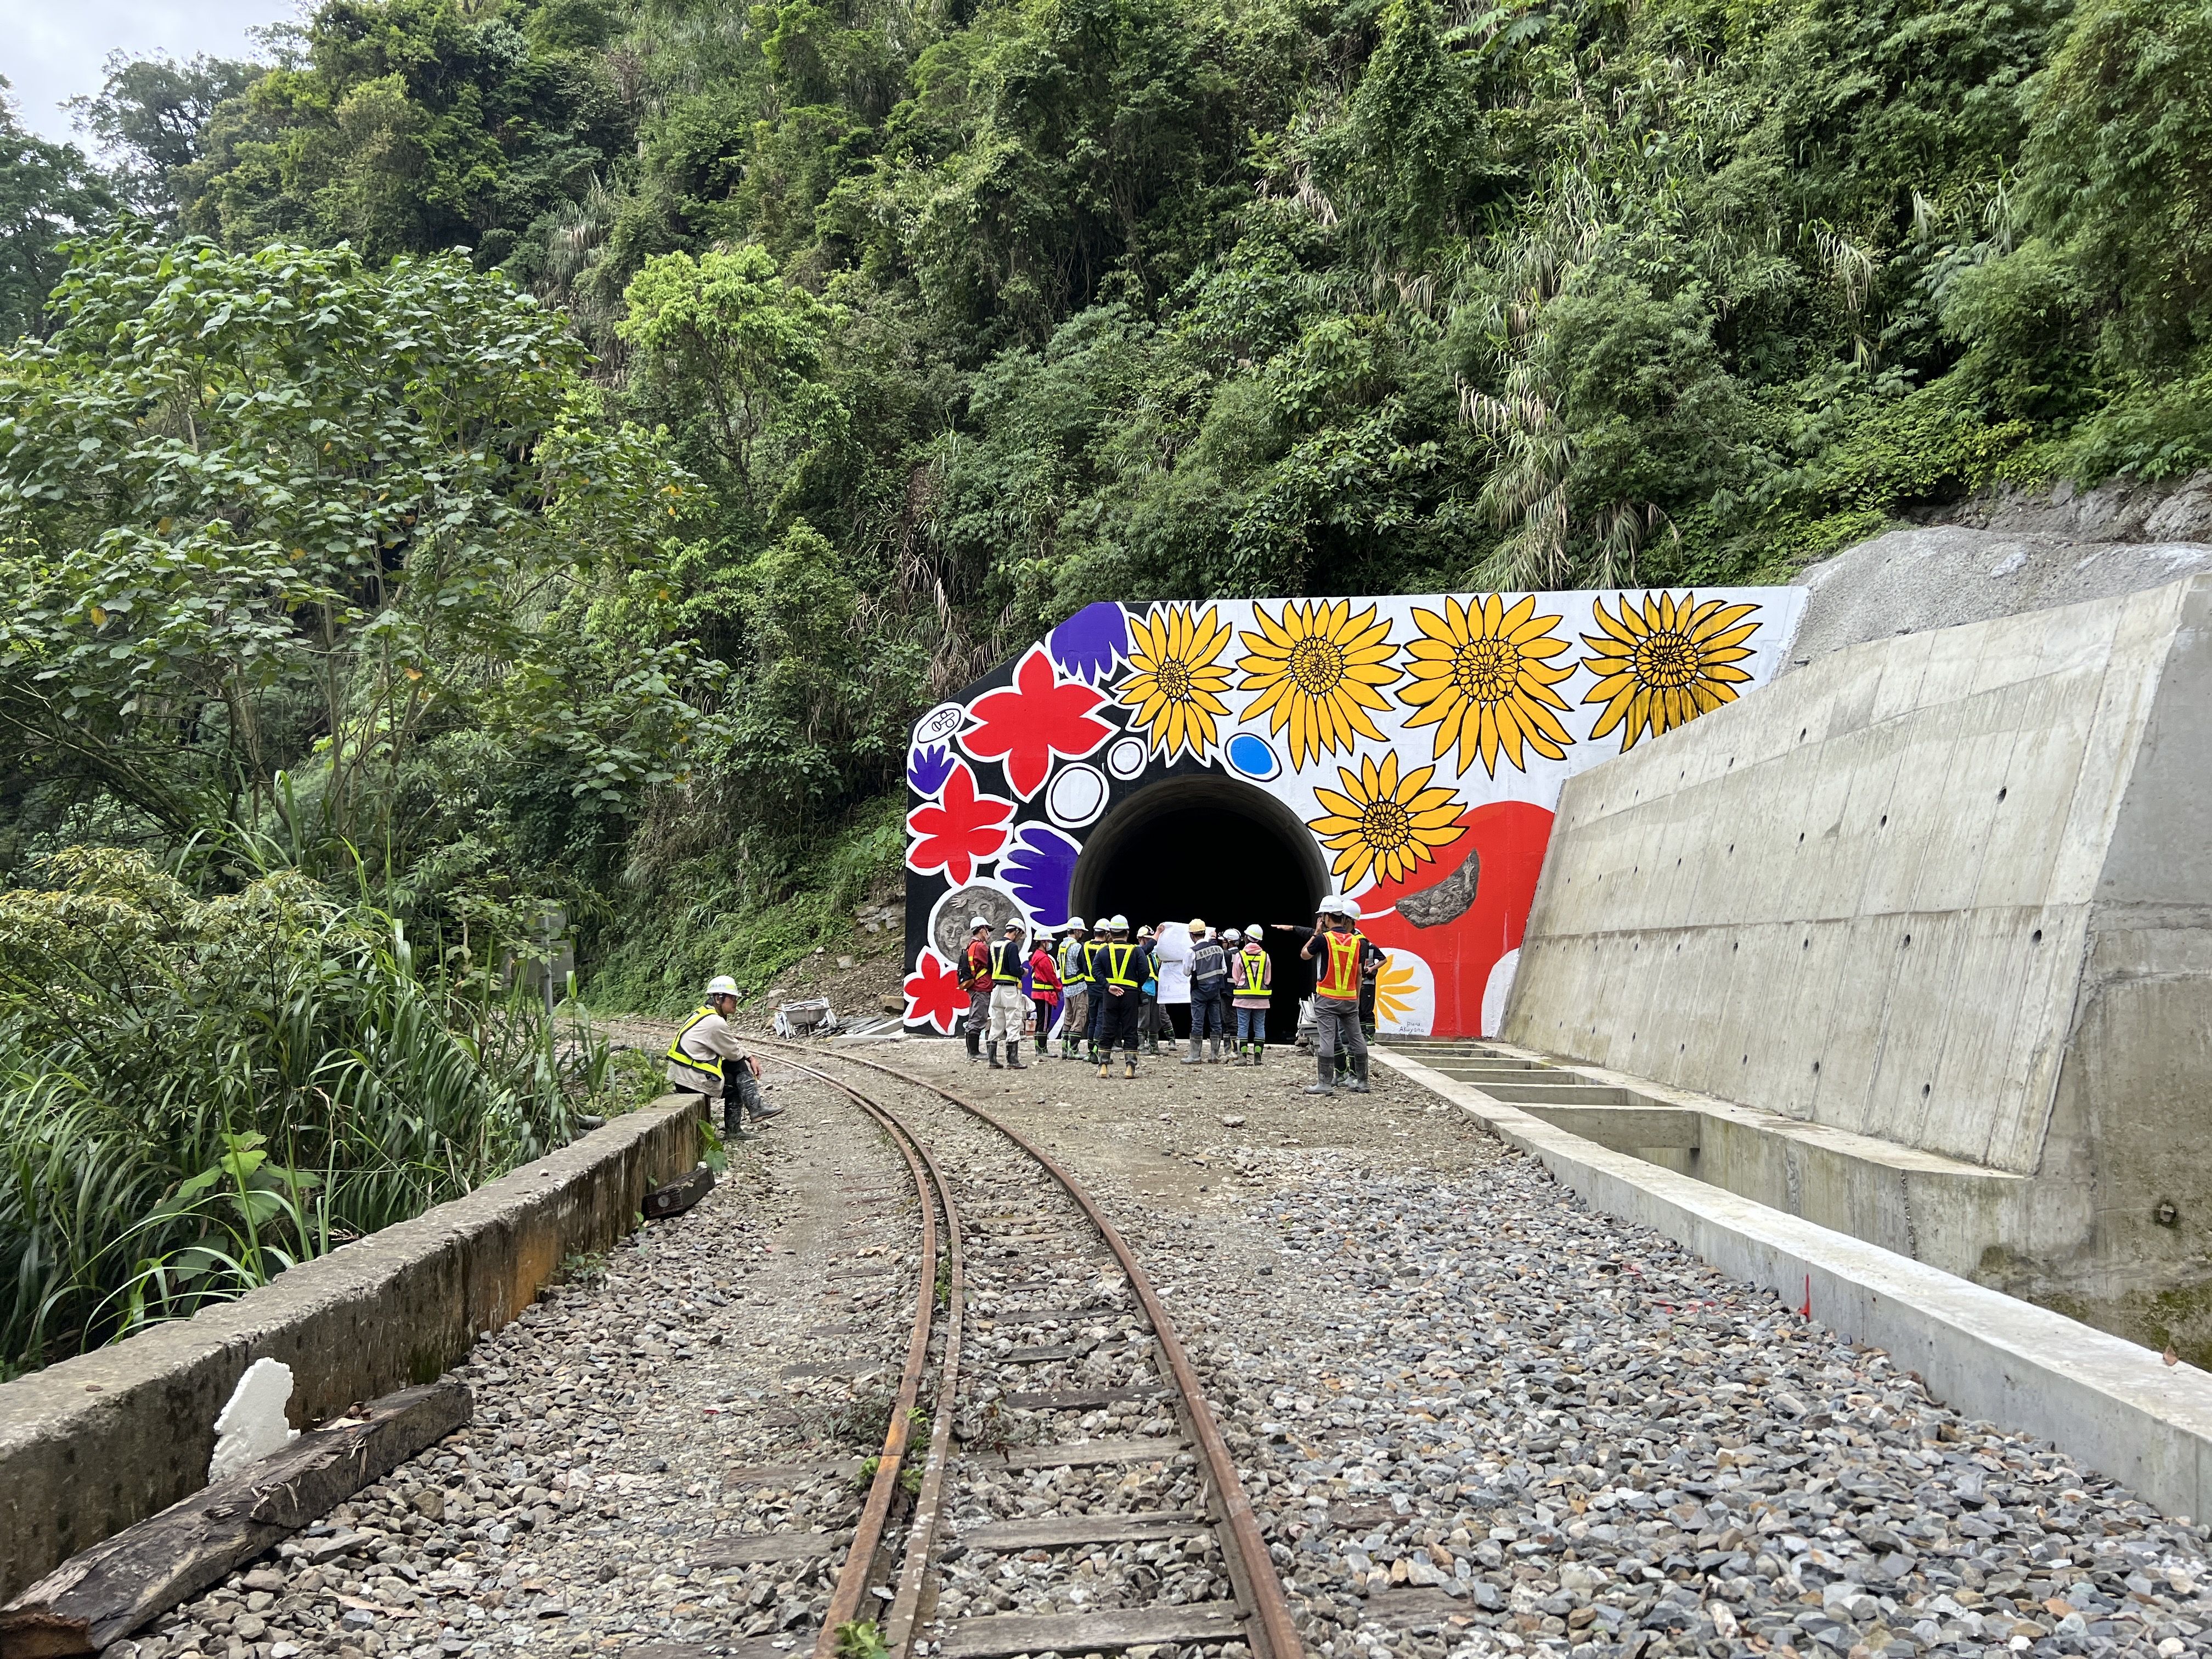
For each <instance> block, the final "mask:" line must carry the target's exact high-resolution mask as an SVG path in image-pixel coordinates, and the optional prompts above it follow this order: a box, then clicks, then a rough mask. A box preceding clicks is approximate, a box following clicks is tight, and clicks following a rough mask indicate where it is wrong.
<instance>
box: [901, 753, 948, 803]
mask: <svg viewBox="0 0 2212 1659" xmlns="http://www.w3.org/2000/svg"><path fill="white" fill-rule="evenodd" d="M952 767H953V760H952V746H951V744H943V743H932V744H923V745H921V747H920V748H917V749H915V750H910V751H909V752H908V755H907V757H906V781H908V783H910V784H912V785H913V786H914V793H915V794H917V795H920V796H921V797H923V798H924V799H929V798H931V797H933V796H934V795H935V794H936V793H937V792H938V791H939V790H940V789H942V788H944V787H945V779H947V778H949V777H951V775H952Z"/></svg>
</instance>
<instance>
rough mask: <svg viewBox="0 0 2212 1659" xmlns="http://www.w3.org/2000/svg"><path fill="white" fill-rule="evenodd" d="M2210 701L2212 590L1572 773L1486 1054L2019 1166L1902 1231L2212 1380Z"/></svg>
mask: <svg viewBox="0 0 2212 1659" xmlns="http://www.w3.org/2000/svg"><path fill="white" fill-rule="evenodd" d="M2208 709H2212V577H2204V576H2197V577H2191V578H2189V579H2187V580H2182V581H2179V582H2174V583H2172V584H2169V585H2168V586H2164V587H2160V588H2154V589H2149V590H2147V591H2144V592H2137V593H2134V594H2130V595H2129V596H2127V597H2124V598H2120V599H2103V600H2098V601H2094V602H2092V603H2087V604H2083V605H2069V606H2066V607H2063V608H2062V609H2058V610H2051V611H2036V612H2033V613H2030V614H2026V615H2021V616H2015V617H2003V618H2001V619H1998V620H1995V621H1990V622H1984V623H1972V624H1971V625H1968V626H1965V627H1960V628H1951V629H1942V630H1941V631H1938V632H1934V633H1925V634H1916V635H1910V636H1907V637H1903V638H1897V639H1889V640H1877V641H1869V642H1868V643H1865V644H1862V645H1855V646H1852V647H1849V648H1847V649H1844V650H1839V651H1836V652H1834V653H1832V654H1829V655H1827V656H1824V657H1820V658H1819V659H1816V660H1814V662H1812V663H1811V664H1810V665H1808V666H1806V667H1803V668H1801V669H1799V670H1797V671H1796V672H1793V673H1790V674H1788V675H1785V676H1784V677H1783V678H1780V679H1778V680H1777V681H1776V682H1775V683H1774V684H1772V685H1771V686H1769V687H1767V688H1765V689H1764V690H1760V691H1759V692H1758V693H1756V694H1755V695H1753V696H1747V697H1744V698H1743V699H1741V701H1740V702H1735V703H1731V704H1729V705H1728V706H1726V707H1725V708H1719V709H1717V710H1715V711H1713V712H1712V713H1711V714H1708V715H1706V716H1705V717H1703V718H1701V719H1699V720H1693V721H1692V722H1690V723H1689V724H1688V725H1687V726H1683V727H1681V728H1680V729H1679V730H1677V731H1674V732H1668V734H1667V735H1666V736H1664V737H1662V738H1657V739H1656V740H1654V741H1652V742H1650V743H1648V744H1643V745H1640V746H1639V747H1638V749H1637V750H1635V751H1633V752H1632V753H1631V754H1628V755H1625V756H1622V757H1620V758H1619V759H1616V760H1613V761H1608V762H1607V763H1605V764H1604V765H1602V766H1598V767H1594V768H1592V769H1590V770H1589V771H1587V772H1584V773H1582V774H1580V775H1577V776H1576V777H1574V778H1572V779H1571V780H1570V781H1568V783H1567V785H1566V787H1565V791H1564V793H1563V794H1562V796H1561V799H1560V803H1559V818H1558V823H1557V824H1556V826H1555V828H1554V829H1553V835H1552V839H1551V843H1550V847H1549V849H1548V851H1547V855H1546V859H1545V864H1544V872H1543V876H1542V880H1541V884H1540V886H1539V888H1538V890H1537V896H1536V902H1535V905H1534V909H1533V911H1532V912H1531V914H1530V916H1529V921H1528V933H1527V937H1526V940H1525V942H1524V944H1523V945H1522V954H1521V961H1520V970H1519V975H1518V976H1517V978H1516V981H1515V984H1514V988H1513V995H1512V1000H1511V1003H1510V1006H1509V1008H1508V1011H1507V1015H1506V1018H1505V1021H1504V1029H1503V1030H1502V1032H1501V1035H1502V1036H1504V1037H1505V1038H1507V1039H1509V1040H1510V1041H1511V1042H1515V1043H1517V1044H1520V1045H1522V1047H1524V1048H1529V1049H1534V1050H1538V1051H1541V1052H1543V1053H1547V1054H1556V1055H1560V1056H1563V1057H1565V1058H1566V1059H1567V1060H1571V1061H1576V1062H1589V1063H1590V1064H1593V1065H1595V1066H1604V1067H1609V1068H1614V1069H1615V1070H1616V1071H1617V1072H1618V1073H1624V1074H1627V1075H1629V1076H1632V1077H1635V1078H1643V1079H1651V1080H1653V1081H1654V1082H1656V1083H1657V1084H1659V1085H1665V1086H1668V1087H1672V1088H1678V1089H1683V1090H1690V1091H1698V1092H1699V1093H1701V1094H1705V1095H1708V1096H1711V1097H1716V1098H1717V1099H1719V1100H1722V1101H1729V1102H1735V1103H1741V1104H1743V1105H1746V1106H1750V1107H1754V1108H1757V1109H1761V1110H1763V1111H1766V1112H1771V1113H1778V1114H1781V1115H1784V1116H1788V1117H1793V1118H1796V1119H1800V1120H1803V1121H1808V1122H1809V1123H1814V1124H1820V1125H1826V1126H1827V1127H1830V1128H1832V1129H1836V1130H1841V1131H1845V1132H1848V1133H1851V1134H1854V1135H1858V1136H1863V1137H1870V1138H1873V1139H1878V1140H1881V1141H1885V1142H1888V1143H1890V1144H1892V1145H1894V1146H1900V1147H1909V1148H1917V1149H1920V1150H1923V1151H1925V1152H1932V1153H1936V1154H1939V1155H1941V1156H1942V1157H1944V1158H1950V1159H1954V1160H1960V1161H1961V1162H1963V1163H1965V1164H1972V1165H1978V1166H1980V1167H1981V1168H1983V1169H1985V1170H1990V1171H1993V1172H2000V1173H2004V1174H2009V1175H2012V1176H2019V1177H2023V1178H2025V1189H2024V1190H2022V1191H2020V1192H2017V1193H2014V1194H2009V1195H2008V1196H2005V1197H2003V1198H2002V1201H1996V1202H1992V1201H1991V1200H1992V1198H1993V1196H1994V1195H1995V1194H1996V1188H1995V1186H1993V1185H1984V1184H1983V1183H1977V1182H1971V1181H1968V1182H1949V1183H1944V1182H1924V1183H1921V1184H1920V1185H1919V1186H1917V1187H1916V1188H1914V1189H1913V1190H1912V1191H1911V1192H1910V1193H1909V1194H1903V1195H1904V1196H1905V1198H1906V1199H1907V1200H1909V1202H1910V1205H1911V1217H1910V1225H1909V1227H1908V1228H1907V1230H1906V1231H1907V1234H1908V1237H1910V1235H1911V1234H1915V1233H1917V1236H1918V1237H1919V1238H1921V1239H1923V1240H1940V1241H1941V1255H1940V1256H1939V1257H1938V1259H1940V1260H1942V1261H1944V1262H1945V1264H1946V1265H1951V1266H1956V1267H1960V1270H1961V1271H1964V1272H1966V1273H1971V1275H1972V1277H1973V1278H1974V1279H1977V1280H1978V1281H1980V1282H1982V1283H1984V1284H1986V1285H1993V1286H1995V1287H1996V1288H1998V1289H2001V1290H2003V1291H2008V1292H2009V1293H2011V1294H2013V1295H2016V1296H2022V1297H2028V1298H2030V1299H2033V1300H2035V1301H2038V1302H2041V1303H2043V1304H2045V1306H2048V1307H2051V1308H2054V1309H2057V1310H2059V1311H2061V1312H2063V1313H2067V1314H2069V1315H2072V1316H2077V1317H2080V1318H2083V1319H2087V1320H2088V1321H2090V1322H2093V1323H2095V1324H2097V1325H2100V1326H2101V1327H2103V1328H2106V1329H2107V1330H2111V1331H2114V1332H2117V1333H2118V1334H2123V1335H2126V1336H2129V1337H2131V1338H2133V1339H2134V1340H2138V1341H2141V1342H2144V1343H2147V1344H2148V1345H2149V1346H2154V1347H2158V1346H2164V1345H2166V1343H2169V1342H2171V1343H2172V1345H2173V1346H2175V1347H2177V1348H2178V1349H2179V1350H2180V1352H2182V1354H2183V1355H2184V1356H2185V1357H2186V1358H2191V1359H2193V1360H2196V1361H2197V1362H2198V1363H2200V1364H2212V1134H2208V1133H2207V1131H2208V1129H2212V835H2208V834H2207V833H2206V829H2205V826H2206V824H2207V823H2212V717H2208V714H2207V710H2208ZM1708 1162H1709V1164H1710V1167H1709V1168H1708V1169H1707V1170H1704V1171H1701V1173H1709V1174H1711V1176H1713V1178H1714V1179H1716V1180H1726V1181H1728V1182H1729V1185H1731V1186H1732V1187H1735V1186H1736V1184H1737V1183H1736V1179H1735V1177H1734V1176H1730V1175H1729V1173H1728V1171H1729V1170H1731V1169H1733V1170H1741V1171H1746V1172H1755V1171H1757V1170H1759V1167H1760V1166H1759V1160H1758V1159H1757V1158H1751V1157H1742V1158H1733V1159H1729V1158H1714V1159H1711V1160H1709V1161H1708ZM1862 1162H1865V1160H1862ZM1795 1167H1796V1166H1794V1165H1793V1166H1789V1167H1784V1165H1781V1164H1777V1165H1776V1166H1775V1167H1774V1168H1773V1169H1771V1170H1765V1171H1764V1173H1759V1174H1758V1177H1757V1178H1758V1179H1759V1180H1760V1181H1761V1182H1768V1183H1769V1184H1776V1183H1783V1182H1787V1180H1788V1178H1789V1177H1790V1176H1791V1173H1792V1170H1793V1169H1794V1168H1795ZM1846 1173H1848V1174H1850V1175H1852V1176H1853V1177H1854V1178H1856V1175H1857V1173H1858V1171H1857V1170H1856V1169H1854V1170H1851V1171H1847V1172H1846ZM1746 1178H1747V1179H1748V1178H1750V1176H1749V1175H1747V1176H1746ZM1737 1189H1738V1190H1743V1188H1740V1187H1739V1188H1737ZM1898 1191H1899V1193H1902V1189H1901V1188H1900V1189H1898ZM1923 1193H1924V1195H1925V1199H1926V1206H1925V1207H1923V1205H1922V1200H1923ZM1839 1201H1840V1200H1839ZM1790 1207H1791V1208H1792V1209H1797V1208H1798V1205H1797V1204H1796V1202H1795V1201H1792V1202H1791V1203H1790ZM1844 1207H1845V1208H1847V1209H1848V1210H1849V1211H1850V1212H1853V1213H1857V1212H1866V1213H1867V1214H1869V1215H1873V1214H1875V1212H1877V1211H1878V1210H1880V1209H1881V1208H1882V1207H1884V1206H1883V1205H1882V1204H1880V1203H1877V1204H1875V1205H1872V1206H1869V1204H1866V1203H1862V1202H1860V1201H1859V1200H1857V1199H1852V1200H1850V1202H1849V1203H1848V1205H1846V1206H1844ZM1891 1207H1893V1204H1892V1205H1891ZM1800 1212H1801V1213H1805V1212H1804V1211H1800ZM1852 1225H1856V1224H1852Z"/></svg>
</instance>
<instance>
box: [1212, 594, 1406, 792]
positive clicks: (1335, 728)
mask: <svg viewBox="0 0 2212 1659" xmlns="http://www.w3.org/2000/svg"><path fill="white" fill-rule="evenodd" d="M1252 616H1253V619H1254V620H1255V621H1256V622H1257V623H1259V624H1260V625H1259V627H1258V628H1257V629H1245V630H1244V632H1243V635H1241V637H1242V638H1243V641H1244V647H1245V649H1246V650H1247V651H1248V652H1249V653H1250V654H1249V655H1248V656H1246V657H1244V658H1243V659H1242V660H1241V661H1240V662H1238V663H1237V667H1238V668H1240V669H1242V670H1243V673H1244V683H1243V685H1241V686H1239V687H1238V688H1237V689H1238V690H1240V691H1251V692H1256V693H1258V694H1259V695H1258V696H1255V697H1254V698H1253V700H1252V701H1251V702H1249V703H1248V704H1247V705H1246V706H1245V708H1244V712H1243V714H1240V715H1238V716H1237V718H1238V719H1239V720H1250V719H1251V718H1252V717H1253V716H1254V715H1255V714H1265V715H1267V730H1268V732H1269V733H1270V734H1272V735H1273V736H1277V737H1279V736H1281V735H1282V732H1283V730H1284V728H1285V726H1287V727H1289V728H1290V733H1291V765H1292V766H1293V767H1298V766H1304V764H1305V763H1307V762H1309V761H1310V760H1313V759H1315V758H1316V757H1319V756H1322V755H1339V754H1342V755H1348V754H1350V753H1351V752H1352V738H1354V737H1355V736H1357V737H1364V738H1371V739H1373V740H1374V741H1375V742H1376V743H1381V742H1383V734H1382V732H1378V731H1376V728H1375V721H1374V718H1373V716H1371V715H1370V714H1369V713H1368V712H1367V711H1368V710H1369V709H1370V708H1371V709H1376V710H1383V709H1387V708H1389V706H1390V704H1389V699H1388V698H1386V697H1384V696H1383V693H1382V691H1381V690H1380V689H1379V688H1381V687H1383V686H1385V685H1388V684H1390V682H1391V681H1393V680H1395V679H1396V678H1398V671H1397V669H1395V668H1394V667H1392V666H1391V665H1390V659H1391V657H1392V655H1393V654H1394V653H1395V651H1396V649H1397V647H1395V646H1393V645H1392V644H1391V643H1390V624H1389V623H1388V622H1387V621H1385V622H1377V621H1376V619H1375V607H1374V606H1373V605H1369V606H1368V607H1367V609H1366V610H1364V611H1361V612H1360V613H1359V614H1358V616H1356V617H1355V616H1353V615H1352V602H1351V601H1350V600H1349V599H1339V600H1337V601H1336V602H1335V603H1334V604H1331V603H1330V602H1329V601H1328V600H1327V599H1316V600H1314V601H1312V602H1311V603H1310V604H1309V605H1300V604H1298V603H1297V602H1296V601H1295V600H1290V599H1285V601H1284V602H1283V613H1282V615H1281V617H1270V616H1268V614H1267V612H1266V611H1263V610H1261V608H1260V607H1259V606H1258V605H1254V606H1253V607H1252Z"/></svg>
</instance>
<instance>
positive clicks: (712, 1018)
mask: <svg viewBox="0 0 2212 1659" xmlns="http://www.w3.org/2000/svg"><path fill="white" fill-rule="evenodd" d="M737 1012H738V982H737V981H735V980H733V979H732V978H731V977H730V976H729V975H726V974H725V975H720V977H718V978H715V979H710V980H708V981H707V1000H706V1001H705V1002H704V1003H703V1004H702V1005H701V1006H700V1007H699V1009H698V1011H697V1012H695V1013H694V1014H693V1015H692V1016H691V1018H689V1019H687V1020H685V1021H684V1028H683V1029H682V1030H679V1031H678V1032H677V1034H676V1041H675V1042H671V1043H670V1044H669V1045H668V1081H669V1084H670V1085H671V1086H672V1087H674V1088H676V1089H678V1090H679V1091H683V1092H685V1093H688V1094H696V1095H699V1096H702V1097H704V1098H705V1100H706V1102H707V1109H708V1111H709V1112H711V1111H713V1110H714V1103H715V1102H717V1101H720V1103H721V1109H722V1133H723V1135H724V1136H725V1137H726V1138H727V1139H732V1140H735V1139H737V1138H738V1136H739V1135H741V1134H743V1133H744V1114H746V1113H748V1112H750V1113H751V1114H752V1115H753V1117H754V1118H755V1119H756V1120H757V1121H766V1120H767V1119H769V1118H772V1117H781V1115H783V1108H782V1107H781V1106H771V1105H769V1104H768V1103H766V1102H765V1101H763V1099H762V1098H761V1091H760V1084H759V1082H758V1079H759V1077H760V1061H758V1060H755V1059H753V1058H752V1057H751V1056H750V1054H746V1053H745V1050H744V1044H743V1043H741V1042H738V1034H737V1033H736V1032H735V1031H734V1030H731V1029H730V1020H731V1018H732V1017H733V1016H734V1015H735V1014H736V1013H737Z"/></svg>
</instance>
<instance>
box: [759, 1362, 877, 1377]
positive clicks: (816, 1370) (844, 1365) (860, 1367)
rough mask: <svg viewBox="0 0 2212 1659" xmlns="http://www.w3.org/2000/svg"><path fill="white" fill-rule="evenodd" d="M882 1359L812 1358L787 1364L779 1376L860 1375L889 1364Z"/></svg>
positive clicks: (778, 1373) (779, 1372)
mask: <svg viewBox="0 0 2212 1659" xmlns="http://www.w3.org/2000/svg"><path fill="white" fill-rule="evenodd" d="M889 1363H890V1362H889V1361H887V1360H882V1359H821V1360H810V1361H808V1362H807V1363H806V1364H802V1365H786V1366H785V1367H784V1368H783V1369H782V1370H780V1371H778V1372H777V1373H776V1375H777V1376H860V1375H861V1374H862V1373H863V1372H866V1371H879V1370H883V1369H884V1366H885V1365H886V1364H889Z"/></svg>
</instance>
